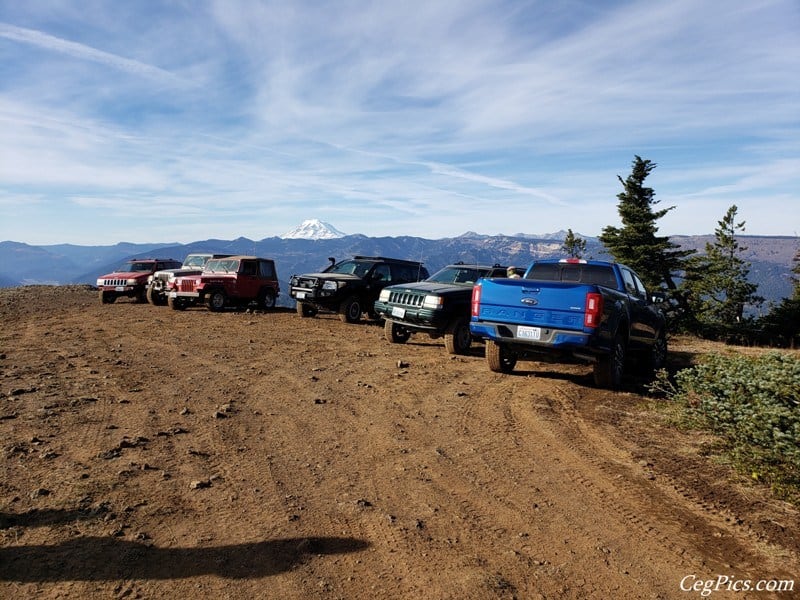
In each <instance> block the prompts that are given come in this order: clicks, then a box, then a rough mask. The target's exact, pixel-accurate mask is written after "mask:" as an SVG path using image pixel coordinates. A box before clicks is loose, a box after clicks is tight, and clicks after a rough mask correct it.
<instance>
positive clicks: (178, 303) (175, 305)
mask: <svg viewBox="0 0 800 600" xmlns="http://www.w3.org/2000/svg"><path fill="white" fill-rule="evenodd" d="M167 304H168V305H169V307H170V308H171V309H172V310H184V309H185V308H186V303H185V302H184V301H183V300H181V299H180V298H171V297H170V298H167Z"/></svg>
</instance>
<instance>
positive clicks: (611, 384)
mask: <svg viewBox="0 0 800 600" xmlns="http://www.w3.org/2000/svg"><path fill="white" fill-rule="evenodd" d="M624 372H625V341H624V339H623V338H622V336H621V335H619V334H617V335H616V336H615V337H614V343H613V344H612V345H611V353H610V354H608V355H605V356H601V357H600V358H598V359H597V362H596V363H594V384H595V385H596V386H597V387H602V388H608V389H611V390H616V389H618V388H619V386H620V385H621V384H622V374H623V373H624Z"/></svg>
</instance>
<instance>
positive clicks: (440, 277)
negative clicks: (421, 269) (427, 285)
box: [426, 267, 489, 285]
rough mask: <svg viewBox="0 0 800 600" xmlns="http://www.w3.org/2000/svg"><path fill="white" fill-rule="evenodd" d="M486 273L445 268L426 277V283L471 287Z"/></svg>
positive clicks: (483, 271)
mask: <svg viewBox="0 0 800 600" xmlns="http://www.w3.org/2000/svg"><path fill="white" fill-rule="evenodd" d="M488 272H489V269H478V268H476V267H445V268H444V269H442V270H441V271H437V272H436V273H434V274H433V275H431V276H430V277H428V279H426V281H432V282H434V283H460V284H463V285H472V284H473V283H475V282H476V281H478V279H480V278H481V277H484V276H485V275H486V274H487V273H488Z"/></svg>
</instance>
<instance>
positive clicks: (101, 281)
mask: <svg viewBox="0 0 800 600" xmlns="http://www.w3.org/2000/svg"><path fill="white" fill-rule="evenodd" d="M96 285H97V287H101V286H103V285H105V280H104V279H98V280H97V284H96Z"/></svg>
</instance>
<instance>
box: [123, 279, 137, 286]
mask: <svg viewBox="0 0 800 600" xmlns="http://www.w3.org/2000/svg"><path fill="white" fill-rule="evenodd" d="M137 283H138V282H137V281H136V280H135V279H128V281H126V282H125V284H126V285H136V284H137Z"/></svg>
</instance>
